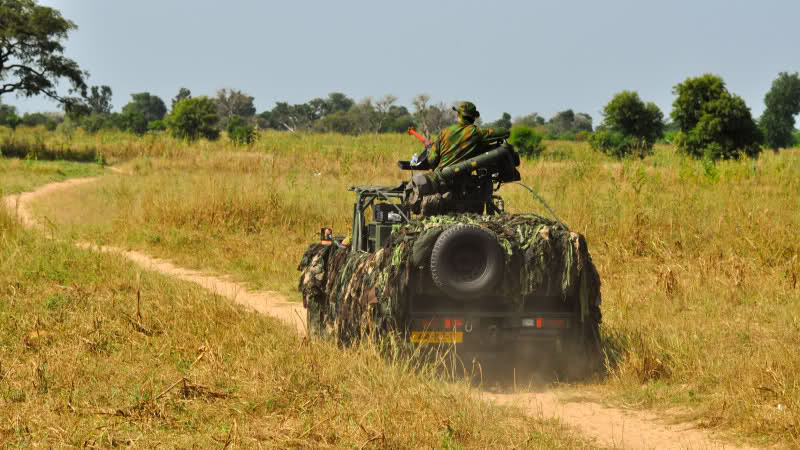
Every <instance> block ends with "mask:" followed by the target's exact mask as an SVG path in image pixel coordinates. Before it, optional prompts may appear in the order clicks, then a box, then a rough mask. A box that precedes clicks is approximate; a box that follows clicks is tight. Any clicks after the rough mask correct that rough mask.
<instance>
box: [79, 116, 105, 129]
mask: <svg viewBox="0 0 800 450" xmlns="http://www.w3.org/2000/svg"><path fill="white" fill-rule="evenodd" d="M80 126H81V128H83V129H84V130H86V132H87V133H89V134H95V133H97V132H98V131H100V130H102V129H103V128H109V127H110V124H109V123H108V120H107V119H106V117H105V116H103V115H101V114H90V115H88V116H84V117H81V118H80Z"/></svg>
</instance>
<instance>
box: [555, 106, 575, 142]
mask: <svg viewBox="0 0 800 450" xmlns="http://www.w3.org/2000/svg"><path fill="white" fill-rule="evenodd" d="M574 121H575V113H574V112H573V111H572V110H571V109H568V110H566V111H561V112H559V113H557V114H556V115H555V116H553V117H552V118H551V119H550V123H549V125H550V132H551V133H553V135H555V136H563V135H565V134H568V133H570V132H572V123H573V122H574Z"/></svg>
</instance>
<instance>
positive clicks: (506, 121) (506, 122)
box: [488, 112, 512, 130]
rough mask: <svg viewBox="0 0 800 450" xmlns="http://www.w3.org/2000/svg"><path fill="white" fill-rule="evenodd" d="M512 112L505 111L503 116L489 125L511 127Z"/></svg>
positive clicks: (491, 126)
mask: <svg viewBox="0 0 800 450" xmlns="http://www.w3.org/2000/svg"><path fill="white" fill-rule="evenodd" d="M511 125H512V124H511V114H509V113H507V112H504V113H503V116H502V117H500V119H499V120H498V121H497V122H492V123H490V124H489V125H488V126H489V127H490V128H503V129H506V130H510V129H511Z"/></svg>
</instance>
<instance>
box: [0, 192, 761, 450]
mask: <svg viewBox="0 0 800 450" xmlns="http://www.w3.org/2000/svg"><path fill="white" fill-rule="evenodd" d="M96 179H97V177H95V178H83V179H75V180H69V181H64V182H59V183H52V184H48V185H45V186H42V187H40V188H39V189H37V190H35V191H33V192H28V193H23V194H21V195H11V196H6V197H3V199H2V200H3V203H4V204H5V206H6V207H7V208H8V209H9V210H10V211H11V212H12V214H16V215H17V216H18V217H19V220H20V221H21V222H22V223H23V224H24V225H25V226H27V227H31V228H35V227H38V226H39V224H38V223H37V221H36V219H35V218H34V216H33V214H32V213H31V209H30V205H31V202H33V201H34V200H36V199H37V198H40V197H43V196H46V195H48V194H51V193H54V192H57V191H60V190H64V189H70V188H71V187H74V186H78V185H81V184H85V183H91V182H93V181H95V180H96ZM76 245H78V246H80V247H84V248H91V249H94V250H97V251H101V252H115V253H119V254H120V255H122V256H124V257H126V258H128V259H129V260H131V261H132V262H134V263H136V264H137V265H139V266H140V267H142V268H143V269H145V270H152V271H155V272H158V273H162V274H164V275H167V276H171V277H175V278H178V279H181V280H185V281H190V282H193V283H197V284H199V285H201V286H203V287H204V288H206V289H208V290H210V291H212V292H215V293H217V294H218V295H221V296H224V297H226V298H229V299H231V300H233V301H234V302H236V303H239V304H242V305H245V306H247V307H249V308H252V309H253V310H255V311H258V312H260V313H263V314H267V315H270V316H273V317H276V318H278V319H280V320H282V321H284V322H286V323H288V324H290V325H292V326H293V327H295V328H296V329H297V331H298V332H299V333H303V334H304V333H305V331H306V328H305V310H304V308H303V306H302V305H300V304H298V303H295V302H289V301H287V300H286V298H284V297H282V296H281V295H280V294H277V293H274V292H258V291H250V290H248V289H247V288H245V287H244V286H242V285H241V284H238V283H236V282H233V281H230V280H229V279H226V277H224V276H219V275H213V274H207V273H202V272H199V271H196V270H189V269H184V268H181V267H178V266H176V265H174V264H172V263H170V262H168V261H165V260H162V259H157V258H153V257H151V256H148V255H145V254H143V253H140V252H136V251H131V250H125V249H122V248H117V247H109V246H97V245H94V244H91V243H87V242H78V243H76ZM476 395H477V396H479V397H480V398H482V399H484V400H486V401H494V402H497V403H501V404H514V405H517V406H519V407H522V408H524V409H525V410H526V411H527V412H528V414H531V415H534V416H537V417H543V418H552V417H555V418H558V419H560V420H561V421H563V422H564V423H566V424H568V425H570V426H573V427H575V428H577V429H579V430H581V432H582V433H584V434H585V435H586V436H587V437H590V438H593V439H594V440H595V441H596V443H597V444H598V445H600V446H603V447H615V448H658V449H662V448H664V449H667V448H670V449H672V448H692V449H701V448H702V449H738V448H749V447H738V446H735V445H731V444H725V443H722V442H720V441H716V440H714V439H712V438H711V437H710V436H709V435H708V433H706V432H705V431H703V430H701V429H698V428H696V427H695V426H694V425H693V424H677V425H675V424H667V423H666V422H665V421H664V420H663V419H662V418H660V417H658V416H657V415H656V414H653V413H648V412H643V411H634V410H623V409H618V408H609V407H605V406H603V405H601V404H599V403H593V402H588V401H572V402H570V401H564V398H563V394H559V393H558V392H557V391H543V392H525V393H513V394H498V393H489V392H479V393H476Z"/></svg>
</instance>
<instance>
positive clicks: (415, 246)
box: [298, 214, 601, 342]
mask: <svg viewBox="0 0 800 450" xmlns="http://www.w3.org/2000/svg"><path fill="white" fill-rule="evenodd" d="M456 224H473V225H477V226H480V227H484V228H486V229H488V230H491V231H492V232H494V234H495V235H496V236H497V238H498V242H499V243H500V245H501V246H502V248H503V249H504V250H505V273H504V280H503V282H502V286H501V287H500V288H499V289H498V292H502V295H501V297H503V298H505V299H508V301H511V302H513V303H514V305H513V307H514V309H515V310H519V311H521V310H522V309H523V308H524V306H525V305H524V303H525V301H534V300H530V299H534V298H535V297H540V296H547V297H553V296H558V297H560V298H561V299H562V300H563V301H565V302H570V303H571V304H572V306H574V307H575V309H576V310H579V311H580V318H581V321H584V322H585V321H591V322H594V323H599V322H600V318H601V316H600V301H601V297H600V278H599V276H598V274H597V270H596V269H595V266H594V264H593V263H592V258H591V256H590V255H589V251H588V249H587V247H586V241H585V239H584V238H583V236H581V235H580V234H578V233H575V232H571V231H569V230H568V229H567V228H566V227H565V226H563V225H562V224H560V223H557V222H554V221H552V220H549V219H546V218H544V217H541V216H538V215H535V214H507V215H502V216H480V215H472V214H460V215H457V216H433V217H428V218H425V219H424V220H422V221H412V222H410V223H408V224H403V225H395V226H394V228H393V232H392V236H391V239H390V242H389V244H388V245H387V246H386V247H384V248H383V249H380V250H378V251H377V252H375V253H363V252H351V251H350V249H349V248H340V247H337V246H335V245H324V244H321V243H316V244H312V245H310V246H309V247H308V249H307V250H306V252H305V254H304V255H303V258H302V260H301V262H300V265H299V267H298V270H299V271H300V272H301V275H300V282H299V285H298V289H299V290H300V291H301V292H302V293H303V303H304V305H305V306H306V308H308V311H309V327H310V328H311V330H312V331H315V332H317V331H319V332H322V333H323V334H327V333H329V332H333V333H334V334H335V335H336V337H337V338H338V339H339V340H341V341H343V342H348V341H350V340H351V339H353V338H354V337H357V336H358V335H359V333H361V332H364V331H367V328H373V329H374V330H376V331H378V332H379V333H381V332H384V331H387V330H389V329H393V328H394V327H397V326H398V325H401V324H402V323H403V321H404V318H405V316H406V313H407V310H408V301H407V298H408V296H407V288H408V287H409V277H410V276H415V275H418V274H421V273H422V272H421V271H419V270H418V267H420V266H427V265H428V264H429V259H430V255H431V251H432V249H433V245H434V243H435V242H436V239H437V238H438V237H439V235H440V234H441V233H442V231H444V230H445V229H446V228H447V227H451V226H454V225H456ZM427 276H429V275H427Z"/></svg>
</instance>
